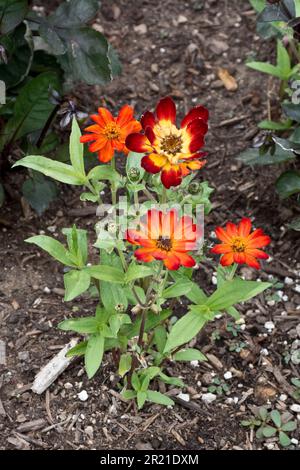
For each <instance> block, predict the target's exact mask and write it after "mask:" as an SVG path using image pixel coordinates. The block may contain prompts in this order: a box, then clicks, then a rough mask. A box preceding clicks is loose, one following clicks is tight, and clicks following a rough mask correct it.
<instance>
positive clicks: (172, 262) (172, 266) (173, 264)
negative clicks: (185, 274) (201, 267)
mask: <svg viewBox="0 0 300 470" xmlns="http://www.w3.org/2000/svg"><path fill="white" fill-rule="evenodd" d="M164 265H165V266H166V268H167V269H169V270H171V271H177V269H179V268H180V261H179V258H177V256H176V255H174V253H170V254H169V255H168V256H167V258H166V259H164Z"/></svg>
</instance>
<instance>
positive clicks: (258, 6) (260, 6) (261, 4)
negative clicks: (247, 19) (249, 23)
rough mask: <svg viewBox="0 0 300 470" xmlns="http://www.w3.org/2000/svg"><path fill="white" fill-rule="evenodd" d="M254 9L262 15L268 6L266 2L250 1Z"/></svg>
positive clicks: (262, 0) (260, 0)
mask: <svg viewBox="0 0 300 470" xmlns="http://www.w3.org/2000/svg"><path fill="white" fill-rule="evenodd" d="M250 3H251V6H252V8H254V10H255V11H257V12H258V13H261V12H262V11H263V9H264V8H265V6H266V0H250Z"/></svg>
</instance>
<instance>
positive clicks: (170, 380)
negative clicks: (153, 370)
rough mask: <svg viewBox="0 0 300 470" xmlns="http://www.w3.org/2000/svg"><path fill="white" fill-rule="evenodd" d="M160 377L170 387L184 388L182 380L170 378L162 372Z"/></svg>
mask: <svg viewBox="0 0 300 470" xmlns="http://www.w3.org/2000/svg"><path fill="white" fill-rule="evenodd" d="M158 375H159V377H160V378H161V380H162V381H163V382H165V383H166V384H168V385H175V387H184V386H185V385H184V383H183V382H182V380H181V379H178V377H168V376H167V375H166V374H164V373H163V372H160V373H159V374H158Z"/></svg>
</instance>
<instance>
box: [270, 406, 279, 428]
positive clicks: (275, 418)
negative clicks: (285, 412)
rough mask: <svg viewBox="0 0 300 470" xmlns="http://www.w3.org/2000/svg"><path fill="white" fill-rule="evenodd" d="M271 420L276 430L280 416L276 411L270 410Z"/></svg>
mask: <svg viewBox="0 0 300 470" xmlns="http://www.w3.org/2000/svg"><path fill="white" fill-rule="evenodd" d="M270 416H271V419H272V421H273V423H274V424H275V426H276V427H277V428H280V426H281V416H280V413H279V411H278V410H272V411H271V413H270Z"/></svg>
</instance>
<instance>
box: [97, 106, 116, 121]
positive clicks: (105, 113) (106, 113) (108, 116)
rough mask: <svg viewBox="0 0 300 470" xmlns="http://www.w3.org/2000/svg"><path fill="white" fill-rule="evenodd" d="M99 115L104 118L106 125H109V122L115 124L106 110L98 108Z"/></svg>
mask: <svg viewBox="0 0 300 470" xmlns="http://www.w3.org/2000/svg"><path fill="white" fill-rule="evenodd" d="M98 113H99V116H100V118H102V120H103V122H104V125H106V124H108V123H109V122H115V120H114V118H113V116H112V114H111V112H110V111H108V109H106V108H98Z"/></svg>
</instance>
